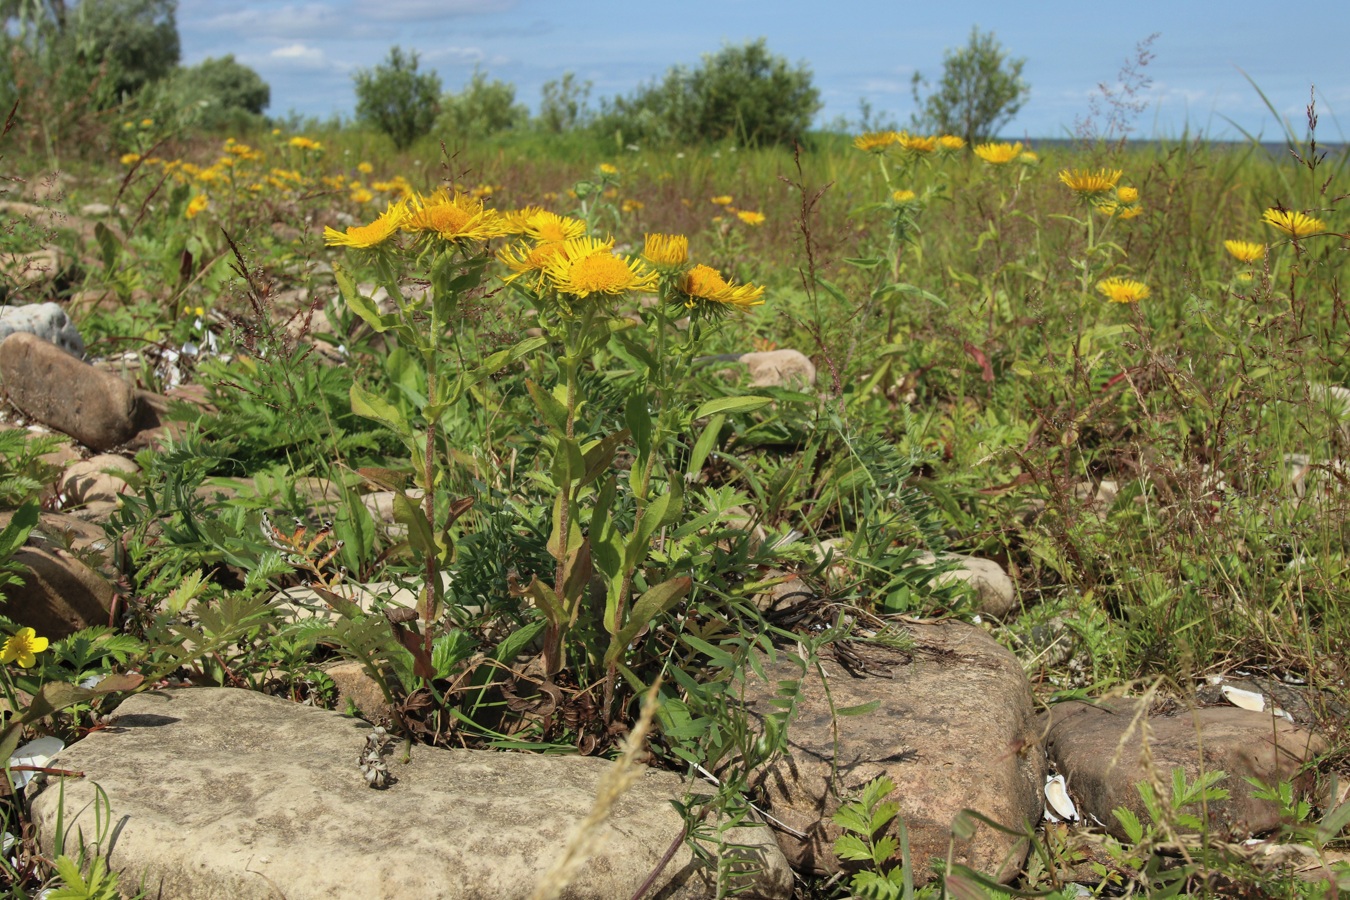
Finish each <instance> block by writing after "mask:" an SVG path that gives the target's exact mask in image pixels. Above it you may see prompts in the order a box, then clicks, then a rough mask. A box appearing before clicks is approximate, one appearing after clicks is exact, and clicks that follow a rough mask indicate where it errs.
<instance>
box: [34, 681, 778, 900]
mask: <svg viewBox="0 0 1350 900" xmlns="http://www.w3.org/2000/svg"><path fill="white" fill-rule="evenodd" d="M370 733H371V729H370V726H369V725H367V724H366V723H365V722H361V721H360V720H356V719H350V718H346V717H344V716H342V715H340V714H339V713H335V712H329V711H327V710H320V709H314V708H312V707H307V706H301V705H298V704H295V703H291V702H289V701H286V700H282V699H279V698H275V697H267V696H264V695H262V694H257V693H253V692H250V691H244V690H236V689H229V688H190V689H183V690H174V691H164V692H148V693H143V694H137V695H135V696H133V697H130V698H128V699H127V700H126V701H125V702H124V703H123V704H122V705H121V707H119V708H118V709H117V711H116V714H115V716H114V717H113V719H112V721H111V723H110V725H109V727H108V728H105V729H102V730H100V731H96V732H93V733H91V734H90V735H89V736H88V737H86V738H84V739H83V740H81V741H79V742H78V743H75V744H73V745H71V746H70V747H68V748H66V749H65V750H63V751H62V752H61V753H59V754H58V755H57V756H56V757H54V758H53V760H52V763H51V765H53V766H57V767H61V768H67V769H74V770H77V771H79V772H82V773H83V777H81V778H68V779H63V780H62V784H61V785H60V790H58V789H57V786H56V785H55V784H54V783H49V784H48V786H47V787H46V788H45V789H44V790H43V791H42V792H41V793H40V794H38V795H37V797H36V798H34V800H33V802H32V821H33V824H34V826H35V829H36V833H37V837H38V841H39V843H40V844H41V846H42V847H43V848H44V851H45V852H48V853H50V852H51V850H52V847H53V837H54V832H55V828H56V823H57V816H58V814H59V815H62V816H63V820H62V822H63V825H64V827H65V829H66V831H67V833H68V834H79V833H80V831H81V830H83V831H84V833H85V834H93V833H94V828H95V821H94V820H95V816H97V815H100V814H102V815H104V816H110V817H111V821H114V822H116V823H118V825H117V828H118V835H117V840H116V841H112V842H110V843H109V845H108V847H107V848H106V851H107V853H108V854H109V857H110V865H111V868H112V869H113V870H114V871H117V872H118V873H119V874H120V878H121V883H122V884H124V885H134V886H135V887H133V888H132V890H136V889H138V888H139V889H143V890H145V891H146V893H147V894H148V895H149V896H153V897H164V898H170V897H229V898H232V900H251V898H258V900H262V898H273V897H287V898H290V900H318V898H323V900H328V898H334V897H380V898H384V900H404V898H409V900H411V898H416V900H434V898H456V900H497V898H504V897H510V898H515V897H526V896H529V895H530V892H531V891H532V890H533V889H534V887H535V885H536V884H537V883H539V882H540V880H541V879H542V878H543V876H544V874H545V872H547V870H548V869H549V868H550V866H551V865H552V864H553V862H554V860H555V859H557V858H558V857H559V855H560V851H561V850H562V848H563V847H564V846H565V844H566V842H567V840H568V838H569V836H570V834H571V833H572V831H573V829H574V828H575V827H576V826H577V824H578V823H579V822H580V821H581V820H582V819H583V818H584V817H585V816H586V815H587V814H588V813H589V812H590V810H591V808H592V806H593V805H594V804H595V800H596V796H597V793H598V790H599V787H600V779H601V777H602V776H604V775H606V774H607V773H608V772H609V771H610V769H611V767H612V765H613V764H612V763H610V762H609V761H607V760H601V759H595V758H590V757H577V756H572V757H562V756H545V755H534V754H526V753H494V752H490V751H481V750H478V751H475V750H440V749H434V748H430V747H423V746H418V747H414V748H412V753H411V755H410V757H409V758H408V760H407V761H406V762H404V761H403V759H402V755H403V754H402V749H401V744H400V743H393V744H392V746H390V747H389V748H388V749H387V750H386V754H385V756H384V757H383V759H384V762H385V764H386V765H387V767H388V769H389V771H390V772H391V774H393V775H394V776H395V778H396V779H397V780H396V781H395V782H394V783H393V784H391V785H390V786H389V787H388V788H386V789H384V790H372V789H371V788H369V787H367V785H366V781H365V779H364V778H363V776H362V772H361V769H360V768H359V766H358V760H359V758H360V757H361V756H362V755H363V752H364V748H365V747H366V741H367V737H368V735H370ZM54 780H55V779H53V781H54ZM686 790H687V788H686V785H685V783H684V781H683V780H682V779H681V778H680V776H678V775H676V774H675V773H672V772H659V771H655V770H651V769H643V770H640V774H639V775H638V777H637V780H636V782H635V783H633V784H632V785H631V786H630V787H629V788H628V790H627V791H626V792H624V793H623V794H622V795H620V796H618V798H617V799H616V801H615V802H614V803H613V805H612V806H611V813H610V817H609V820H608V822H607V823H606V824H604V825H602V826H601V828H602V833H601V834H600V835H599V837H600V842H599V843H598V844H597V846H596V852H595V854H594V855H592V856H591V857H590V858H589V860H587V861H586V862H585V863H584V864H583V865H582V866H581V867H580V870H579V872H578V873H577V875H576V878H575V879H574V880H573V881H572V882H571V884H570V885H569V886H568V887H567V888H566V889H565V890H564V892H563V894H562V896H563V897H565V898H573V900H580V898H624V897H630V896H633V894H634V892H635V890H636V889H637V887H638V886H639V885H641V884H642V883H643V881H644V880H645V879H646V878H647V876H648V873H650V872H652V871H653V870H654V869H656V868H657V865H658V862H659V861H660V860H661V857H662V856H663V855H664V854H665V852H666V849H667V847H671V846H672V845H673V846H674V848H675V851H674V857H673V858H672V859H671V860H670V861H669V863H668V864H667V865H665V867H664V868H663V869H662V870H661V873H660V874H659V875H658V876H657V877H656V879H655V882H654V884H653V886H652V888H651V893H650V894H647V895H646V896H651V897H662V898H665V900H694V898H703V897H709V896H713V895H714V894H715V893H716V888H715V886H714V880H715V879H714V878H710V877H709V875H710V874H711V873H709V872H708V870H707V869H706V868H703V867H700V866H698V865H696V863H695V861H694V858H693V854H692V853H691V851H690V850H689V848H688V847H687V846H686V845H684V844H683V843H681V842H680V840H679V838H680V835H681V833H682V831H683V828H684V822H683V819H682V817H681V816H680V814H679V813H678V812H676V811H675V810H674V809H673V808H672V806H671V804H670V801H671V800H672V799H681V798H683V797H684V796H685V793H686ZM694 790H698V787H697V786H694ZM100 792H101V793H100ZM102 821H104V822H107V821H109V819H108V818H104V819H103V820H102ZM727 837H728V839H729V840H734V841H736V842H738V843H744V844H747V845H750V848H749V850H748V851H747V857H748V859H747V862H750V863H753V864H755V865H756V866H757V869H758V871H757V872H756V873H755V874H754V875H752V876H741V877H740V878H736V877H733V878H732V881H731V884H730V885H727V886H729V887H735V888H749V890H748V891H746V893H744V894H742V895H741V896H747V897H779V898H786V897H789V896H791V894H792V888H793V879H792V873H791V871H790V870H789V869H788V867H787V862H786V860H784V859H783V857H782V854H781V853H780V852H779V851H778V848H777V847H776V846H774V843H773V837H772V835H771V834H769V833H768V830H767V829H766V828H764V827H763V826H759V827H752V828H744V829H738V830H736V831H734V832H732V833H730V834H728V836H727ZM742 879H746V880H749V881H750V883H749V884H746V883H745V881H743V880H742ZM738 882H740V883H738Z"/></svg>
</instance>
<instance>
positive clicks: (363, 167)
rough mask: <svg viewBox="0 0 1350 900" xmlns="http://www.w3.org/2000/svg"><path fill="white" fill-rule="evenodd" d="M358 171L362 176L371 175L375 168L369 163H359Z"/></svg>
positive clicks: (357, 165)
mask: <svg viewBox="0 0 1350 900" xmlns="http://www.w3.org/2000/svg"><path fill="white" fill-rule="evenodd" d="M356 171H358V172H360V173H361V174H362V175H369V174H370V173H371V172H374V171H375V167H374V166H372V165H371V164H370V163H368V162H359V163H357V164H356Z"/></svg>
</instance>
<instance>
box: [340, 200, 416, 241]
mask: <svg viewBox="0 0 1350 900" xmlns="http://www.w3.org/2000/svg"><path fill="white" fill-rule="evenodd" d="M408 215H409V210H408V205H407V204H406V203H405V202H403V201H402V200H398V201H394V202H391V203H390V204H389V207H388V208H387V209H386V210H385V211H384V212H382V213H381V214H380V217H379V218H378V219H376V220H375V221H374V222H371V223H370V224H369V225H352V226H350V227H349V228H348V229H347V230H346V231H345V232H342V231H338V230H337V229H336V228H325V229H324V230H323V242H324V243H325V244H327V245H328V246H329V247H337V246H343V247H357V248H360V249H363V250H365V249H369V248H371V247H378V246H379V245H380V244H383V243H384V242H385V241H387V240H389V239H390V238H391V237H393V236H394V235H395V234H397V233H398V230H399V229H400V228H402V227H403V223H404V222H405V221H407V219H408Z"/></svg>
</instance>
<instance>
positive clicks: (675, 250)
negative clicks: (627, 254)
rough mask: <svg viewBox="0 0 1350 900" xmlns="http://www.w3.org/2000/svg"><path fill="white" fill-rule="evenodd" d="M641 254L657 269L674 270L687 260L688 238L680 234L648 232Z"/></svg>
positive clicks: (682, 265)
mask: <svg viewBox="0 0 1350 900" xmlns="http://www.w3.org/2000/svg"><path fill="white" fill-rule="evenodd" d="M642 256H643V258H644V259H646V260H647V262H649V263H651V264H652V265H654V266H656V267H657V268H658V269H669V270H676V269H681V268H683V267H684V265H685V263H687V262H689V238H687V237H685V236H684V235H682V234H649V235H647V237H646V240H645V241H643V244H642Z"/></svg>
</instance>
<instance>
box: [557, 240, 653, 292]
mask: <svg viewBox="0 0 1350 900" xmlns="http://www.w3.org/2000/svg"><path fill="white" fill-rule="evenodd" d="M613 246H614V242H613V241H601V240H597V239H596V238H593V237H580V238H576V239H575V240H571V241H567V242H566V243H564V244H563V246H562V251H561V252H560V253H558V254H557V255H555V256H553V257H551V258H550V259H549V260H548V261H547V262H546V263H545V264H544V274H545V275H547V276H548V278H549V280H550V281H552V282H553V286H554V287H555V288H557V289H558V290H559V291H561V292H562V293H564V294H572V295H573V296H576V297H589V296H590V295H591V294H610V295H614V294H623V293H627V292H628V291H651V290H655V289H656V273H655V272H652V271H650V270H649V269H647V267H646V266H645V265H643V264H642V263H641V262H640V261H638V260H635V259H629V258H626V257H620V256H615V255H614V251H613Z"/></svg>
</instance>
